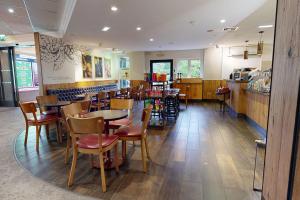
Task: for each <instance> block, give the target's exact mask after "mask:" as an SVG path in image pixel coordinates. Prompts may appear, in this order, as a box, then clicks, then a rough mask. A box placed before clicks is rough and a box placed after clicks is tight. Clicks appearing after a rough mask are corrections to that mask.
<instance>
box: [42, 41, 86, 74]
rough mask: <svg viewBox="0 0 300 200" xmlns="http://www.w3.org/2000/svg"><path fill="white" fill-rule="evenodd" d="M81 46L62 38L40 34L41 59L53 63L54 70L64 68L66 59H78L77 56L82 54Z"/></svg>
mask: <svg viewBox="0 0 300 200" xmlns="http://www.w3.org/2000/svg"><path fill="white" fill-rule="evenodd" d="M81 48H82V47H79V46H76V45H72V44H67V43H65V42H64V41H63V39H61V38H55V37H51V36H47V35H40V51H41V61H42V62H44V63H52V64H53V71H58V70H60V69H62V68H63V66H64V63H65V62H66V61H71V62H72V61H76V59H75V58H76V57H78V56H80V54H81Z"/></svg>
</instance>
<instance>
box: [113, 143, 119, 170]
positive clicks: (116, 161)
mask: <svg viewBox="0 0 300 200" xmlns="http://www.w3.org/2000/svg"><path fill="white" fill-rule="evenodd" d="M114 153H115V168H116V172H117V173H119V158H118V143H117V144H116V145H115V152H114Z"/></svg>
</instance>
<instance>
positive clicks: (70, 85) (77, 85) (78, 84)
mask: <svg viewBox="0 0 300 200" xmlns="http://www.w3.org/2000/svg"><path fill="white" fill-rule="evenodd" d="M117 83H118V81H117V80H101V81H100V80H99V81H81V82H75V83H58V84H44V85H43V89H44V91H43V92H44V94H47V90H48V89H70V88H84V87H92V86H99V85H109V84H117Z"/></svg>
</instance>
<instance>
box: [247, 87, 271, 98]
mask: <svg viewBox="0 0 300 200" xmlns="http://www.w3.org/2000/svg"><path fill="white" fill-rule="evenodd" d="M245 90H246V92H252V93H257V94H261V95H265V96H270V92H260V91H257V90H252V89H245Z"/></svg>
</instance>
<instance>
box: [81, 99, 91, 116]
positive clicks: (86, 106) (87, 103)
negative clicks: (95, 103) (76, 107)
mask: <svg viewBox="0 0 300 200" xmlns="http://www.w3.org/2000/svg"><path fill="white" fill-rule="evenodd" d="M78 103H80V105H81V111H82V112H86V113H88V112H90V110H91V103H92V102H91V100H82V101H78Z"/></svg>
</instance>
